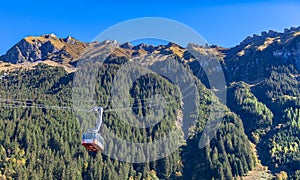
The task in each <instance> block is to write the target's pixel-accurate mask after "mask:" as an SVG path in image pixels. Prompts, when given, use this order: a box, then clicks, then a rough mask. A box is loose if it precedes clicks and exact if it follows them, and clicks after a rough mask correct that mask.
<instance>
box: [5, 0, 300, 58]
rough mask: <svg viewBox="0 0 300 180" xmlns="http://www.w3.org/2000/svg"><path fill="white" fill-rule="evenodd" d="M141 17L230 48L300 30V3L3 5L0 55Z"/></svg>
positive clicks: (77, 0) (217, 0)
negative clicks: (173, 23)
mask: <svg viewBox="0 0 300 180" xmlns="http://www.w3.org/2000/svg"><path fill="white" fill-rule="evenodd" d="M141 17H163V18H170V19H173V20H177V21H179V22H181V23H184V24H186V25H188V26H190V27H191V28H193V29H195V30H196V31H197V32H198V33H200V34H201V35H202V36H203V37H204V38H205V39H206V40H207V41H208V42H209V43H211V44H218V45H221V46H224V47H231V46H234V45H237V44H238V43H240V42H241V41H242V40H243V39H244V38H245V37H247V36H248V35H253V34H254V33H260V32H261V31H265V30H269V29H272V30H277V31H283V29H284V28H285V27H291V26H300V3H297V1H288V0H261V1H258V0H254V1H249V0H241V1H237V0H229V1H224V0H214V1H201V0H199V1H188V0H186V1H182V0H181V1H155V0H153V1H141V0H140V1H132V0H128V1H113V2H109V1H106V2H101V1H100V0H72V1H70V0H52V1H33V0H23V1H19V0H14V1H2V2H1V4H0V21H1V27H0V54H4V53H5V52H6V51H7V50H8V49H9V48H10V47H11V46H13V45H14V44H15V43H17V42H18V41H19V40H20V39H21V38H23V37H25V36H29V35H42V34H47V33H55V34H56V35H58V36H59V37H66V36H68V35H71V36H74V37H75V38H77V39H79V40H82V41H86V42H89V41H91V40H92V39H93V38H95V37H96V36H97V35H98V34H99V33H100V32H102V31H103V30H105V29H106V28H109V27H110V26H112V25H114V24H116V23H120V22H122V21H125V20H129V19H133V18H141Z"/></svg>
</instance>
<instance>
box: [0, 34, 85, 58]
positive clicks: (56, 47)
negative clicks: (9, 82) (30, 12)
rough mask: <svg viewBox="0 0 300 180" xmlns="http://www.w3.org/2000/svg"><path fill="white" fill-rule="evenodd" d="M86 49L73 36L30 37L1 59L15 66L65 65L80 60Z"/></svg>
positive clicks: (49, 35)
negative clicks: (44, 62) (57, 63)
mask: <svg viewBox="0 0 300 180" xmlns="http://www.w3.org/2000/svg"><path fill="white" fill-rule="evenodd" d="M86 47H87V44H86V43H83V42H80V41H78V40H77V39H75V38H73V37H71V36H69V37H67V38H58V37H57V36H56V35H55V34H46V35H42V36H37V37H34V36H28V37H26V38H23V39H22V40H21V41H19V42H18V43H17V44H16V45H14V46H13V47H12V48H10V49H9V50H8V51H7V53H6V54H5V55H3V56H1V57H0V59H1V60H3V61H5V62H10V63H14V64H16V63H24V62H35V61H44V60H52V61H55V62H60V63H63V62H64V61H73V60H74V59H76V58H78V57H79V56H80V54H81V53H82V52H83V50H84V49H85V48H86Z"/></svg>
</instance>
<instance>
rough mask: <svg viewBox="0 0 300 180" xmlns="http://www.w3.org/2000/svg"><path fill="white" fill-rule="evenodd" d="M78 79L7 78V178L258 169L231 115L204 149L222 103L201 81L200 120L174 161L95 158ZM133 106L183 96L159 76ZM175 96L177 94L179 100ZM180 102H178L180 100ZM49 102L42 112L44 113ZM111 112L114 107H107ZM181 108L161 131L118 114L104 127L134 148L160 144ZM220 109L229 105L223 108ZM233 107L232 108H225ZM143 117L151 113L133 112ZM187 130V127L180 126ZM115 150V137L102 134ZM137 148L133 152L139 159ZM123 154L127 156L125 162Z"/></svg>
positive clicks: (46, 74)
mask: <svg viewBox="0 0 300 180" xmlns="http://www.w3.org/2000/svg"><path fill="white" fill-rule="evenodd" d="M118 67H119V65H118V63H114V62H112V63H107V64H106V66H104V67H103V68H102V71H103V72H100V73H99V77H98V78H99V81H98V82H105V84H103V85H101V86H100V85H99V86H96V87H97V88H96V92H97V93H96V94H98V95H99V97H98V98H99V101H100V100H101V98H108V97H109V93H107V89H109V88H110V82H111V81H112V79H113V77H114V72H116V69H117V68H118ZM73 76H74V74H73V73H67V72H66V71H65V70H64V69H63V68H60V67H51V66H47V65H38V66H37V67H36V68H35V69H34V70H20V71H18V72H16V73H10V74H8V75H7V76H6V77H5V78H4V79H2V80H1V92H0V94H1V109H0V110H1V114H2V116H1V124H0V128H1V135H0V144H1V160H0V166H1V167H0V168H1V169H0V170H1V176H2V177H6V178H13V179H28V178H29V179H36V178H44V179H61V178H63V179H158V178H160V179H190V178H194V179H195V178H196V179H198V178H200V179H201V178H204V179H207V178H213V177H214V178H215V179H232V178H233V177H238V176H242V175H244V174H245V173H247V172H248V171H249V170H251V169H252V168H253V167H254V166H255V163H256V158H255V156H254V154H253V153H252V150H251V147H250V143H249V141H248V138H247V136H246V135H245V134H244V130H243V124H242V121H241V120H240V119H239V118H238V117H237V116H236V115H235V114H233V113H232V112H230V111H229V110H228V109H227V110H226V116H225V117H224V121H223V123H222V125H221V128H220V130H219V131H218V132H217V135H216V137H215V139H213V140H212V141H211V142H210V144H209V145H208V146H207V147H205V148H202V149H199V148H198V142H199V139H200V136H201V133H202V130H203V127H204V125H205V122H206V121H207V119H208V117H207V114H209V113H208V111H209V109H210V107H209V106H210V104H211V101H217V99H216V98H215V97H214V96H213V95H212V94H211V93H210V92H209V91H208V90H207V89H206V88H205V86H203V85H202V84H201V83H200V82H198V86H199V91H200V93H201V96H199V97H198V99H199V102H198V103H199V109H198V111H197V112H198V116H197V121H196V122H195V124H194V125H193V127H191V129H192V130H191V133H190V135H189V138H188V139H187V140H186V141H185V140H184V139H182V145H181V146H180V148H178V149H177V150H175V151H174V152H173V153H172V154H170V155H169V156H167V157H165V158H163V159H159V160H156V161H153V162H149V163H126V162H122V161H117V160H114V159H111V158H110V157H107V156H105V155H103V154H101V153H88V152H87V151H86V150H85V149H84V147H82V146H81V144H80V143H81V135H82V129H81V128H80V126H79V123H78V121H77V119H76V118H77V117H76V114H75V112H74V111H73V110H72V109H51V108H47V107H54V106H69V107H71V103H72V101H71V96H70V94H71V92H70V91H71V88H72V79H73ZM130 93H131V97H132V102H133V103H142V105H144V104H143V103H146V102H138V101H135V99H137V98H138V97H143V98H147V96H150V95H152V94H153V93H160V94H163V95H164V96H165V97H168V96H169V97H170V98H171V97H172V98H174V97H176V96H177V95H176V87H175V86H174V85H173V84H172V83H171V82H169V81H168V80H167V79H165V78H162V77H158V76H157V75H151V74H150V75H146V76H143V77H141V78H139V79H137V80H136V82H134V87H132V90H131V92H130ZM174 93H175V94H174ZM178 98H179V97H178ZM40 104H43V105H44V106H43V107H40ZM101 105H103V106H104V107H109V104H105V103H104V104H101ZM180 106H181V105H180V103H179V102H178V101H174V102H173V103H171V104H169V105H168V107H167V116H165V117H164V119H163V120H162V121H161V122H160V123H158V124H157V125H156V126H154V127H149V128H146V129H138V128H134V127H130V126H128V125H127V126H124V123H122V121H121V120H120V119H118V116H116V114H115V113H117V112H109V113H105V115H104V123H105V125H106V126H107V127H110V128H111V131H113V132H114V133H115V134H116V136H119V137H122V138H126V139H128V140H131V141H135V142H143V141H154V140H155V138H156V137H159V136H160V135H161V134H164V133H166V132H168V131H170V128H174V124H176V120H177V111H178V110H180ZM220 106H224V105H221V104H220ZM224 108H225V109H226V107H225V106H224ZM132 111H133V112H135V113H136V114H139V115H140V116H143V114H144V113H147V109H133V110H132ZM175 128H180V127H175ZM103 137H104V139H105V140H106V141H107V145H106V146H107V147H106V148H108V149H110V148H112V147H111V146H113V145H111V144H110V141H109V138H110V137H107V136H106V135H105V134H104V135H103ZM134 151H135V150H134V149H130V153H135V152H134ZM126 153H128V152H124V156H126Z"/></svg>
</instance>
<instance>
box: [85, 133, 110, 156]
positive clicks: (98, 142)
mask: <svg viewBox="0 0 300 180" xmlns="http://www.w3.org/2000/svg"><path fill="white" fill-rule="evenodd" d="M81 144H82V145H83V146H84V147H85V148H86V149H87V150H88V151H95V152H97V151H103V149H104V140H103V138H102V137H101V136H100V134H99V133H96V132H86V133H84V134H83V135H82V143H81Z"/></svg>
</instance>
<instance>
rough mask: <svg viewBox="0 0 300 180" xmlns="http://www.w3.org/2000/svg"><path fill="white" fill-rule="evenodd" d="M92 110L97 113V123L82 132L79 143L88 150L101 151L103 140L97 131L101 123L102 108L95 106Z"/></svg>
mask: <svg viewBox="0 0 300 180" xmlns="http://www.w3.org/2000/svg"><path fill="white" fill-rule="evenodd" d="M92 110H93V111H94V112H96V113H97V114H98V120H97V124H96V127H95V128H91V129H88V130H87V131H86V132H85V133H83V135H82V142H81V145H82V146H84V147H85V148H86V149H87V150H88V151H94V152H98V151H103V150H104V140H103V138H102V137H101V135H100V133H99V130H100V127H101V124H102V114H103V108H102V107H96V108H93V109H92Z"/></svg>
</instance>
